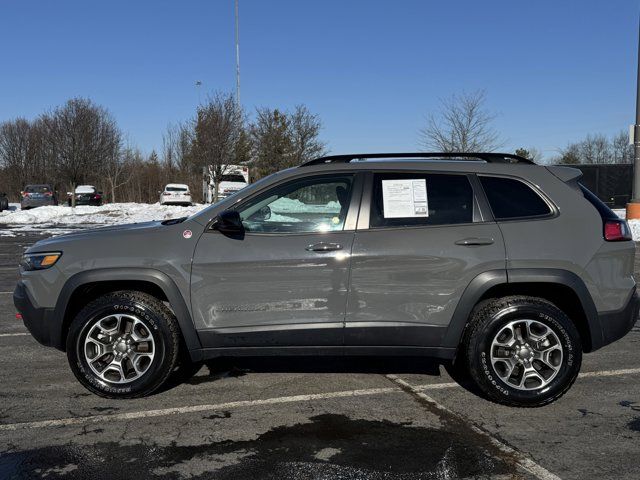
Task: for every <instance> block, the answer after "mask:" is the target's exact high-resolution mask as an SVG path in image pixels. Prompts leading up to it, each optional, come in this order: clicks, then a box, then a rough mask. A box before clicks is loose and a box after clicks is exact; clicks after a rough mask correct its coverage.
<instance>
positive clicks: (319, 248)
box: [305, 242, 342, 252]
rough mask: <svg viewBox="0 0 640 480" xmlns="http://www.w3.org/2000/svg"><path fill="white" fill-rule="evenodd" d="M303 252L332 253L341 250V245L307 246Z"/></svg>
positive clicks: (321, 244) (320, 244)
mask: <svg viewBox="0 0 640 480" xmlns="http://www.w3.org/2000/svg"><path fill="white" fill-rule="evenodd" d="M305 250H307V251H309V252H334V251H336V250H342V245H340V244H339V243H326V242H320V243H314V244H313V245H309V246H308V247H307V248H306V249H305Z"/></svg>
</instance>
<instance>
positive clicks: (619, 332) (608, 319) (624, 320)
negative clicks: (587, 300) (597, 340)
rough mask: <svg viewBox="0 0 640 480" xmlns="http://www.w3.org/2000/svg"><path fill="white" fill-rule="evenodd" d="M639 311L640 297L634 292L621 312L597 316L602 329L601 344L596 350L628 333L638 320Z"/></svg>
mask: <svg viewBox="0 0 640 480" xmlns="http://www.w3.org/2000/svg"><path fill="white" fill-rule="evenodd" d="M639 309H640V297H639V296H638V292H637V291H636V290H634V291H633V294H632V295H631V298H630V299H629V301H628V302H627V305H626V306H625V307H624V308H622V310H618V311H616V312H607V313H602V314H600V315H598V319H599V321H600V327H601V329H602V344H601V345H598V348H599V347H603V346H605V345H608V344H610V343H612V342H615V341H616V340H619V339H621V338H622V337H624V336H625V335H626V334H627V333H629V331H631V329H632V328H633V326H634V325H635V324H636V321H637V320H638V310H639Z"/></svg>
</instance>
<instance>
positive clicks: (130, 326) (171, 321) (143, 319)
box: [67, 291, 180, 398]
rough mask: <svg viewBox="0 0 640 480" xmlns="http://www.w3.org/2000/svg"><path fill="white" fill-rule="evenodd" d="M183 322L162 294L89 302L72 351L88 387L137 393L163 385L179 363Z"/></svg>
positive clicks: (72, 332)
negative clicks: (175, 314) (177, 319)
mask: <svg viewBox="0 0 640 480" xmlns="http://www.w3.org/2000/svg"><path fill="white" fill-rule="evenodd" d="M179 339H180V337H179V332H178V324H177V321H176V319H175V317H174V315H173V313H172V312H171V311H170V310H169V309H168V308H167V307H166V306H165V305H164V304H163V303H162V302H161V301H159V300H158V299H156V298H155V297H152V296H151V295H148V294H146V293H141V292H132V291H120V292H114V293H109V294H106V295H103V296H101V297H99V298H97V299H96V300H94V301H92V302H91V303H89V304H88V305H87V306H86V307H85V308H83V309H82V310H81V311H80V313H78V315H77V316H76V318H75V319H74V320H73V322H72V324H71V326H70V328H69V335H68V336H67V357H68V360H69V364H70V366H71V369H72V370H73V373H74V374H75V376H76V378H77V379H78V380H79V381H80V383H82V385H83V386H84V387H86V388H87V389H88V390H90V391H92V392H93V393H96V394H97V395H101V396H103V397H109V398H135V397H142V396H145V395H148V394H150V393H152V392H153V391H154V390H156V389H157V388H158V387H160V386H161V385H162V384H163V383H164V382H165V380H166V379H167V377H168V376H169V374H170V373H171V372H172V371H173V369H174V367H175V366H176V362H177V359H178V349H179V347H178V345H179Z"/></svg>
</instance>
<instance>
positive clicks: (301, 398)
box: [0, 333, 640, 479]
mask: <svg viewBox="0 0 640 480" xmlns="http://www.w3.org/2000/svg"><path fill="white" fill-rule="evenodd" d="M23 335H24V336H26V335H30V334H29V333H4V334H0V337H2V336H6V337H12V336H23ZM638 373H640V368H628V369H623V370H603V371H600V372H585V373H581V374H580V377H583V378H592V377H612V376H620V375H632V374H638ZM388 377H390V378H391V377H394V378H398V377H396V376H393V375H389V376H388ZM398 380H399V381H400V382H402V383H398V382H396V383H398V384H399V385H403V386H404V385H405V384H406V385H409V387H405V388H411V390H413V391H415V393H416V394H419V393H420V394H422V392H423V391H426V390H441V389H447V388H457V387H459V385H458V384H457V383H433V384H428V385H415V386H413V385H410V384H409V383H407V382H405V381H404V380H401V379H398ZM394 381H395V380H394ZM400 391H402V389H400V388H393V387H387V388H370V389H364V390H347V391H341V392H329V393H316V394H310V395H294V396H290V397H274V398H266V399H262V400H243V401H237V402H229V403H219V404H204V405H191V406H185V407H174V408H163V409H159V410H143V411H137V412H129V413H118V414H105V415H90V416H86V417H71V418H60V419H54V420H41V421H36V422H20V423H6V424H0V431H5V430H21V429H35V428H46V427H60V426H67V425H82V424H87V423H99V422H102V421H105V420H107V421H115V420H134V419H138V418H148V417H162V416H169V415H177V414H182V413H197V412H206V411H212V410H223V409H229V408H240V407H250V406H259V405H275V404H281V403H295V402H307V401H311V400H321V399H327V398H344V397H359V396H365V395H383V394H387V393H394V392H400ZM422 395H424V396H425V397H427V398H431V397H428V396H427V395H426V394H422ZM431 401H433V402H434V404H435V401H434V400H433V399H431ZM437 406H438V408H443V409H444V410H447V409H446V407H443V406H441V405H439V404H437ZM447 411H449V410H447ZM505 448H509V447H505ZM540 478H545V477H540ZM546 478H548V479H552V478H557V477H555V476H554V477H546Z"/></svg>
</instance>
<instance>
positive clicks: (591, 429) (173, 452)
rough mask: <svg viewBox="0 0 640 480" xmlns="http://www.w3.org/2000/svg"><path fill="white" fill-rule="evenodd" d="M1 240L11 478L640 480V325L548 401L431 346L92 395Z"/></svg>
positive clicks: (5, 460) (2, 388)
mask: <svg viewBox="0 0 640 480" xmlns="http://www.w3.org/2000/svg"><path fill="white" fill-rule="evenodd" d="M38 238H42V237H40V236H37V235H33V234H30V235H24V236H23V235H19V236H16V237H0V352H1V353H2V354H1V355H0V479H5V478H48V479H51V478H64V479H75V478H82V479H93V478H95V479H103V478H104V479H131V478H136V477H139V478H168V479H183V478H216V479H259V478H267V479H284V478H293V479H334V478H339V479H368V478H372V479H452V478H496V479H507V478H509V479H510V478H523V479H529V478H539V479H545V480H550V479H555V478H571V479H582V478H627V479H635V478H638V475H637V472H638V471H640V456H639V455H638V453H640V383H639V381H640V348H639V347H640V326H638V325H636V327H635V328H634V330H633V331H632V332H631V333H630V334H629V335H628V336H627V337H625V338H624V339H623V340H621V341H620V342H617V343H615V344H614V345H610V346H608V347H606V348H604V349H602V350H601V351H598V352H595V353H594V354H590V355H587V356H585V359H584V364H583V369H582V372H583V373H582V375H581V377H580V378H579V379H578V381H577V382H576V384H575V385H574V386H573V388H572V389H571V390H570V391H569V393H568V394H567V395H565V396H564V397H563V398H562V399H560V400H559V401H558V402H556V403H554V404H552V405H549V406H547V407H544V408H542V409H514V408H507V407H502V406H500V405H496V404H493V403H490V402H487V401H486V400H483V399H481V398H479V397H477V396H476V395H475V394H474V393H473V392H471V391H469V390H467V389H465V388H463V387H461V386H459V385H457V384H456V383H455V382H454V381H453V380H452V379H451V377H449V376H448V375H447V373H446V371H445V369H444V368H443V367H442V366H439V365H437V364H432V363H430V362H428V361H425V360H419V359H393V360H386V359H339V358H327V359H308V358H306V359H272V360H269V361H253V362H252V361H251V360H249V361H245V362H243V363H242V364H240V363H237V362H235V363H226V362H225V364H218V363H213V364H211V365H210V368H207V367H203V368H202V369H201V370H200V371H199V372H198V373H197V374H195V375H194V376H193V377H191V378H186V379H185V378H176V379H174V382H173V383H172V384H171V385H169V387H168V388H166V389H164V390H163V391H161V392H158V393H156V394H154V395H152V396H150V397H148V398H145V399H136V400H125V401H115V400H108V399H103V398H100V397H97V396H94V395H92V394H90V393H89V392H87V391H86V390H84V389H83V388H82V387H81V386H80V385H79V384H78V383H77V382H76V380H75V379H74V377H73V375H72V374H71V372H70V370H69V368H68V366H67V364H66V357H65V354H64V353H62V352H59V351H57V350H52V349H47V348H44V347H41V346H40V345H39V344H37V343H36V342H35V341H34V340H33V339H32V338H31V337H30V336H29V335H27V334H25V333H26V330H25V328H24V326H22V325H21V323H19V322H17V321H16V320H15V318H14V309H13V306H12V303H11V295H10V293H8V292H11V290H13V287H14V285H15V279H16V274H15V268H14V267H15V265H16V263H17V259H18V257H19V255H20V253H21V252H22V251H23V249H24V248H25V247H26V246H28V245H30V244H31V243H33V242H34V241H36V240H37V239H38Z"/></svg>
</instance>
